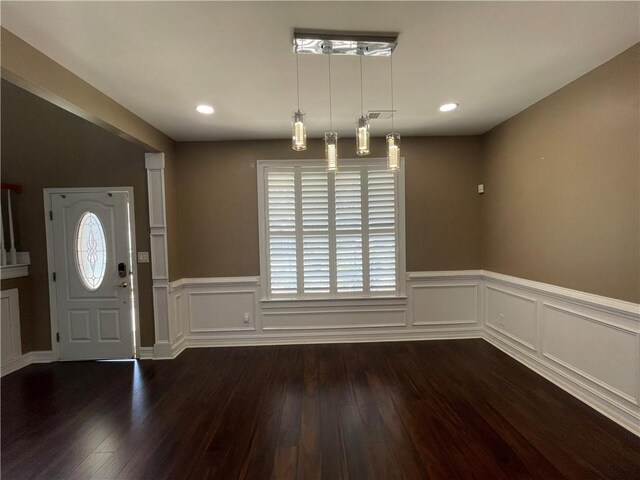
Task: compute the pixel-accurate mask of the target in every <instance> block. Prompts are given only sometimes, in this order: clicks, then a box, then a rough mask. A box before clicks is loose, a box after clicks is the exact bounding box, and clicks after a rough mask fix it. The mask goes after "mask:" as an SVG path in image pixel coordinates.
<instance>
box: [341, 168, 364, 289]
mask: <svg viewBox="0 0 640 480" xmlns="http://www.w3.org/2000/svg"><path fill="white" fill-rule="evenodd" d="M335 191H336V231H337V235H336V290H337V292H338V293H342V292H362V291H363V287H364V278H363V271H362V180H361V174H360V170H356V171H348V170H346V171H339V172H338V173H337V174H336V187H335Z"/></svg>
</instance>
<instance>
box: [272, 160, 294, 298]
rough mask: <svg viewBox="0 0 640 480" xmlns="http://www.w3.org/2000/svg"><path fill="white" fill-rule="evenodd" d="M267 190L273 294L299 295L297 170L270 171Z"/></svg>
mask: <svg viewBox="0 0 640 480" xmlns="http://www.w3.org/2000/svg"><path fill="white" fill-rule="evenodd" d="M267 191H268V228H269V270H270V276H271V292H272V293H274V294H296V292H297V288H298V287H297V269H296V265H297V257H296V233H295V231H296V204H295V176H294V173H293V171H290V172H289V171H277V170H274V171H269V172H268V176H267Z"/></svg>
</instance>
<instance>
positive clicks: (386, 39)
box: [291, 30, 400, 172]
mask: <svg viewBox="0 0 640 480" xmlns="http://www.w3.org/2000/svg"><path fill="white" fill-rule="evenodd" d="M397 44H398V36H397V35H396V34H385V35H359V34H343V33H326V32H325V33H317V32H303V31H297V30H296V31H295V32H294V34H293V51H294V53H295V55H296V86H297V98H298V108H297V110H296V111H295V112H294V113H293V116H292V122H291V129H292V134H291V138H292V148H293V149H294V150H295V151H302V150H306V148H307V129H306V123H305V121H306V120H305V114H304V113H302V111H301V110H300V75H299V64H298V55H299V54H301V53H303V54H316V55H327V56H328V62H327V64H328V77H329V82H328V87H329V130H328V131H327V132H325V134H324V144H325V160H326V167H327V171H329V172H335V171H337V170H338V158H339V157H338V133H337V132H336V131H334V130H333V105H332V91H331V57H332V56H333V55H349V56H357V57H359V61H360V115H359V117H358V118H357V121H356V131H355V134H356V135H355V137H356V154H357V155H358V156H365V155H369V154H370V151H371V150H370V125H369V116H368V115H365V113H364V88H363V83H364V82H363V74H362V63H363V60H364V58H365V57H389V65H390V70H391V133H389V134H387V136H386V146H387V168H388V169H389V170H391V171H394V172H396V171H398V170H399V169H400V135H399V134H398V133H396V132H395V130H394V126H395V125H394V117H395V110H394V104H393V59H392V54H393V51H394V50H395V48H396V46H397Z"/></svg>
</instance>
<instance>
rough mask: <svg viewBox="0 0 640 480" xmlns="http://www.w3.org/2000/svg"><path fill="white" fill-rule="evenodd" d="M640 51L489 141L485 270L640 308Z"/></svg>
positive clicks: (535, 108) (515, 121)
mask: <svg viewBox="0 0 640 480" xmlns="http://www.w3.org/2000/svg"><path fill="white" fill-rule="evenodd" d="M639 81H640V45H636V46H634V47H632V48H631V49H629V50H627V51H626V52H624V53H622V54H621V55H619V56H617V57H615V58H614V59H612V60H611V61H609V62H607V63H605V64H604V65H602V66H600V67H598V68H597V69H595V70H593V71H591V72H589V73H587V74H586V75H584V76H583V77H581V78H579V79H578V80H576V81H574V82H572V83H570V84H569V85H567V86H565V87H564V88H562V89H560V90H558V91H557V92H555V93H553V94H552V95H550V96H548V97H547V98H545V99H543V100H541V101H540V102H538V103H536V104H535V105H533V106H532V107H530V108H528V109H527V110H525V111H523V112H522V113H520V114H518V115H516V116H515V117H513V118H511V119H510V120H507V121H506V122H504V123H503V124H502V125H500V126H498V127H496V128H495V129H493V130H492V131H490V132H488V133H487V134H485V135H484V136H483V153H484V155H483V156H484V160H483V168H482V179H483V181H484V183H485V187H486V193H485V194H484V195H483V197H482V266H483V268H485V269H487V270H492V271H495V272H500V273H505V274H509V275H515V276H518V277H522V278H527V279H531V280H537V281H541V282H545V283H550V284H553V285H559V286H563V287H568V288H573V289H576V290H581V291H585V292H590V293H595V294H599V295H605V296H608V297H613V298H618V299H622V300H628V301H632V302H636V303H638V302H640V252H639V251H640V146H639V145H640V120H639V119H640V113H639V109H638V105H639V103H640V93H639V92H640V90H639Z"/></svg>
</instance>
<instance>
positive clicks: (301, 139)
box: [291, 52, 307, 152]
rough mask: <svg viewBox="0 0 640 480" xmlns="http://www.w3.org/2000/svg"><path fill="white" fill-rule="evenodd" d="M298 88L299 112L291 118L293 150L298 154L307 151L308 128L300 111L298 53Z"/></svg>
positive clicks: (294, 113)
mask: <svg viewBox="0 0 640 480" xmlns="http://www.w3.org/2000/svg"><path fill="white" fill-rule="evenodd" d="M296 86H297V90H298V110H296V111H295V112H293V117H292V118H291V129H292V134H291V148H293V149H294V150H295V151H296V152H301V151H303V150H306V149H307V126H306V125H305V124H304V115H305V114H304V113H302V112H301V111H300V71H299V68H298V52H296Z"/></svg>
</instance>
